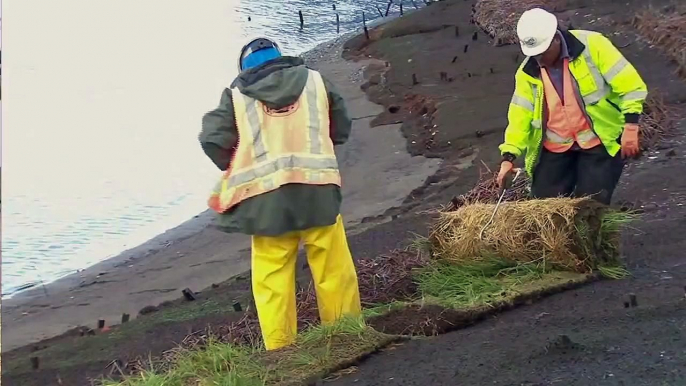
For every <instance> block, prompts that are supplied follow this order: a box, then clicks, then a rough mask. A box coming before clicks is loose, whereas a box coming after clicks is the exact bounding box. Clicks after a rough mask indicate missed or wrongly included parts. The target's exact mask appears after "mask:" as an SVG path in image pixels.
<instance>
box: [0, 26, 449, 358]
mask: <svg viewBox="0 0 686 386" xmlns="http://www.w3.org/2000/svg"><path fill="white" fill-rule="evenodd" d="M347 37H348V36H346V37H341V38H340V39H337V40H336V41H333V42H328V43H324V44H322V45H320V46H319V47H317V48H315V49H313V50H312V51H310V52H308V53H305V54H303V56H304V57H305V58H306V60H307V63H308V65H311V66H313V67H315V68H317V69H319V70H320V71H321V72H322V73H323V74H324V75H325V76H327V77H329V78H330V79H331V80H332V81H333V83H334V84H335V85H336V86H337V87H338V88H339V90H340V92H341V93H342V94H343V95H344V97H345V99H346V102H347V105H348V109H349V111H350V115H351V117H352V118H353V120H354V123H353V125H354V126H353V132H352V136H351V139H350V141H349V142H348V144H346V145H344V146H341V147H340V148H339V149H337V153H338V157H339V163H340V165H341V172H342V175H343V180H344V186H343V197H344V203H343V208H342V212H343V216H344V218H345V221H346V224H347V226H348V231H349V233H354V232H356V231H359V230H361V229H362V228H364V227H367V226H369V225H371V223H367V222H366V221H365V224H364V225H360V224H361V223H362V220H363V219H365V218H371V217H376V216H380V215H382V214H383V213H384V212H385V211H386V210H387V209H389V208H391V207H395V206H399V205H400V204H401V203H402V201H403V200H404V199H405V197H407V196H408V195H409V194H410V192H411V191H412V190H413V189H415V188H417V187H419V186H420V185H422V184H423V183H424V181H425V180H426V178H427V177H429V176H431V175H433V174H434V173H435V171H436V170H437V169H438V166H439V162H440V161H439V160H436V159H434V160H428V159H426V158H423V157H412V156H410V155H409V154H408V153H407V151H406V145H405V138H404V137H403V136H402V134H401V132H400V129H399V128H400V125H399V124H393V125H385V126H377V127H374V128H370V127H371V125H370V122H371V120H372V119H373V118H374V117H375V116H377V115H378V114H379V113H381V112H382V111H383V109H382V107H381V106H379V105H376V104H374V103H372V102H370V101H369V100H368V99H367V97H366V95H365V94H364V93H363V92H362V91H361V90H360V85H361V83H362V81H363V76H362V72H363V70H364V68H365V67H366V66H368V65H369V64H371V62H356V63H352V62H348V61H345V60H343V59H342V58H341V50H342V44H343V42H344V41H345V40H346V38H347ZM208 109H209V107H208ZM198 151H200V148H199V146H198ZM212 218H213V214H212V213H210V212H203V213H201V214H199V215H197V216H195V217H194V218H193V219H190V220H188V221H186V222H184V223H183V224H181V225H179V226H177V227H175V228H173V229H170V230H168V231H167V232H165V233H163V234H161V235H159V236H157V237H155V238H153V239H152V240H150V241H148V242H146V243H144V244H142V245H140V246H138V247H135V248H132V249H130V250H128V251H125V252H123V253H121V254H120V255H118V256H116V257H113V258H111V259H108V260H106V261H103V262H101V263H98V264H96V265H94V266H92V267H89V268H87V269H84V270H83V271H81V272H79V273H77V274H73V275H70V276H67V277H64V278H62V279H59V280H57V281H55V282H53V283H50V284H48V285H46V286H45V290H47V296H46V294H45V291H44V289H43V288H42V287H35V288H32V289H29V290H26V291H24V292H21V293H19V294H17V295H15V296H14V297H12V298H11V299H7V300H5V301H3V310H2V312H3V318H2V329H3V332H4V333H5V334H4V339H3V342H2V343H3V345H2V350H3V352H4V351H8V350H12V349H14V348H17V347H20V346H23V345H26V344H29V343H32V342H36V341H39V340H42V339H46V338H50V337H52V336H56V335H59V334H61V333H63V332H65V331H67V330H69V329H71V328H74V327H77V326H80V325H86V326H94V325H95V324H96V322H97V320H98V319H99V318H103V319H106V320H107V321H108V324H116V323H117V322H118V321H119V318H120V316H121V314H122V313H129V314H131V315H132V316H133V315H137V314H138V311H139V310H140V309H141V308H143V307H146V306H149V305H157V304H159V303H161V302H165V301H169V300H173V299H176V298H178V297H179V296H180V291H181V290H182V289H184V288H187V287H188V288H191V289H193V290H194V291H200V290H202V289H204V288H206V287H209V286H210V285H211V284H213V283H219V282H222V281H224V280H226V279H228V278H230V277H232V276H235V275H239V274H241V273H244V272H246V271H247V270H248V269H249V238H248V237H246V236H243V235H235V234H231V235H228V234H225V233H222V232H220V231H218V230H216V229H214V228H213V227H212V226H211V224H212Z"/></svg>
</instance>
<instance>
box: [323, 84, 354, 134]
mask: <svg viewBox="0 0 686 386" xmlns="http://www.w3.org/2000/svg"><path fill="white" fill-rule="evenodd" d="M322 79H323V80H324V87H326V92H327V95H328V97H329V119H330V121H331V127H330V136H331V141H333V144H334V145H342V144H344V143H346V142H347V141H348V137H350V131H351V129H352V120H351V119H350V117H349V116H348V109H347V108H346V107H345V101H344V100H343V97H342V96H341V94H339V93H338V91H337V90H336V87H334V85H333V83H331V82H329V81H328V80H327V79H326V78H324V77H323V76H322Z"/></svg>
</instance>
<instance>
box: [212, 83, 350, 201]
mask: <svg viewBox="0 0 686 386" xmlns="http://www.w3.org/2000/svg"><path fill="white" fill-rule="evenodd" d="M308 71H309V74H308V79H307V83H306V85H305V89H304V90H303V92H302V94H301V95H300V97H299V98H298V100H297V101H296V102H295V103H294V104H292V105H291V106H287V107H284V108H281V109H277V110H275V109H271V108H269V107H267V106H266V105H265V104H264V103H262V102H260V101H259V100H256V99H253V98H250V97H248V96H247V95H244V94H242V93H241V92H240V91H239V90H238V89H236V88H234V89H232V90H231V93H232V100H233V108H234V114H235V121H236V127H237V128H238V138H239V141H238V146H237V148H236V151H235V153H234V157H233V159H232V161H231V164H230V165H229V169H228V170H227V171H226V172H225V173H224V175H223V176H222V179H221V180H220V181H219V182H218V183H217V185H216V187H215V189H214V191H213V192H212V195H211V196H210V199H209V200H208V204H209V206H210V208H212V209H214V210H215V211H217V212H219V213H223V212H225V211H227V210H229V209H231V208H232V207H234V206H235V205H237V204H239V203H241V202H242V201H244V200H246V199H248V198H251V197H255V196H258V195H260V194H264V193H268V192H270V191H273V190H276V189H278V188H279V187H281V186H283V185H286V184H294V183H296V184H310V185H329V184H333V185H338V186H340V185H341V177H340V173H339V171H338V162H337V160H336V154H335V152H334V146H333V142H332V141H331V138H330V131H329V130H330V121H329V100H328V94H327V91H326V87H325V86H324V81H323V79H322V77H321V75H320V74H319V73H318V72H316V71H313V70H308Z"/></svg>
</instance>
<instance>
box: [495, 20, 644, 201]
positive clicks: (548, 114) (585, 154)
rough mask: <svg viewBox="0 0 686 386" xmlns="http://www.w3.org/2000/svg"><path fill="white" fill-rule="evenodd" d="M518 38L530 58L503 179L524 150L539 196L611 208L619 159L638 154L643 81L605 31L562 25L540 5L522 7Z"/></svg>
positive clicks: (505, 148) (515, 106) (504, 149)
mask: <svg viewBox="0 0 686 386" xmlns="http://www.w3.org/2000/svg"><path fill="white" fill-rule="evenodd" d="M517 35H518V38H519V40H520V44H521V48H522V51H523V53H524V55H526V56H527V58H526V60H524V63H522V65H521V66H520V67H519V70H518V71H517V74H516V75H515V91H514V95H513V96H512V101H511V102H510V107H509V112H508V121H509V124H508V126H507V129H505V142H504V143H503V144H502V145H500V151H501V154H502V155H503V160H502V163H501V166H500V172H499V173H498V183H499V184H500V186H503V181H504V178H505V176H506V175H508V174H509V173H511V172H512V170H513V161H514V160H515V158H516V157H519V156H521V155H522V154H523V153H526V158H525V167H526V171H527V173H528V174H529V176H531V178H532V186H531V190H532V195H533V196H534V197H536V198H548V197H557V196H572V195H574V196H577V197H580V196H592V197H593V198H595V199H596V200H597V201H599V202H602V203H604V204H608V205H609V204H610V200H611V199H612V193H613V192H614V190H615V187H616V186H617V183H618V182H619V178H620V176H621V174H622V169H623V167H624V161H623V160H622V158H627V157H634V156H636V155H638V153H639V139H638V137H639V129H638V120H639V117H640V115H641V113H642V112H643V102H644V101H645V99H646V97H647V95H648V91H647V88H646V85H645V83H644V82H643V80H642V79H641V76H640V75H639V74H638V72H637V71H636V69H635V68H634V67H633V66H632V65H631V63H629V62H628V61H627V60H626V59H625V58H624V56H622V54H621V53H620V52H619V50H617V48H616V47H615V46H614V45H613V44H612V43H611V42H610V40H608V39H607V38H606V37H604V36H603V35H602V34H600V33H597V32H591V31H582V30H570V31H566V30H561V29H560V28H559V27H558V22H557V18H556V17H555V15H553V14H551V13H549V12H546V11H544V10H542V9H540V8H534V9H531V10H529V11H526V12H524V14H523V15H522V17H521V18H520V19H519V22H518V24H517Z"/></svg>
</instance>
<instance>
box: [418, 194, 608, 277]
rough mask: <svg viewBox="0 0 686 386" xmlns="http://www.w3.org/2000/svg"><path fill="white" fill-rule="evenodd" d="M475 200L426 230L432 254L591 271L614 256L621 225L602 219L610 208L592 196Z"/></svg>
mask: <svg viewBox="0 0 686 386" xmlns="http://www.w3.org/2000/svg"><path fill="white" fill-rule="evenodd" d="M494 209H495V205H492V204H473V205H467V206H463V207H461V208H459V209H458V210H456V211H454V212H444V213H441V214H440V218H439V220H438V221H437V223H436V224H435V225H434V226H433V227H432V229H431V233H430V236H429V239H430V242H431V244H432V248H433V255H434V258H436V259H441V260H445V261H451V262H455V263H458V264H461V263H469V262H474V261H479V260H483V259H488V258H492V257H500V258H505V259H508V260H512V261H516V262H522V263H524V262H535V261H541V262H544V263H546V264H550V265H551V267H552V268H556V269H563V270H571V271H575V272H581V273H585V272H589V271H591V270H593V269H594V268H596V267H597V266H598V265H602V263H604V262H614V261H616V259H617V249H618V244H619V230H618V229H617V228H614V227H610V226H606V224H604V223H603V221H604V219H605V215H606V214H607V213H609V211H610V209H609V208H608V207H606V206H604V205H602V204H599V203H597V202H596V201H594V200H593V199H591V198H581V199H571V198H551V199H545V200H529V201H516V202H507V203H503V204H501V205H500V208H498V212H497V213H496V215H495V217H494V218H493V222H492V223H491V224H490V225H489V226H488V227H487V228H486V229H485V231H484V233H483V236H482V238H481V239H480V238H479V236H480V233H481V230H482V228H484V226H485V225H486V224H487V223H488V221H489V219H490V217H491V215H492V214H493V210H494Z"/></svg>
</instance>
